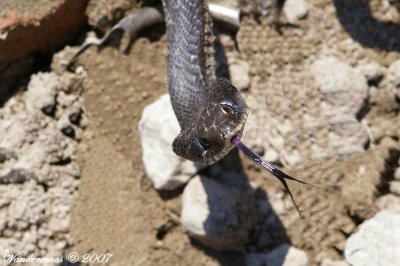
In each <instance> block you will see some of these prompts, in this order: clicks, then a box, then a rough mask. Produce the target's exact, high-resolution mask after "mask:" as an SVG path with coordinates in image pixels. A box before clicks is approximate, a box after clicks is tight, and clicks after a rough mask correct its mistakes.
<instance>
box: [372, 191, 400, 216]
mask: <svg viewBox="0 0 400 266" xmlns="http://www.w3.org/2000/svg"><path fill="white" fill-rule="evenodd" d="M375 204H376V206H377V207H378V209H379V210H383V209H390V210H393V211H396V212H398V213H400V197H396V196H395V195H393V194H386V195H384V196H382V197H379V198H378V200H377V201H376V203H375Z"/></svg>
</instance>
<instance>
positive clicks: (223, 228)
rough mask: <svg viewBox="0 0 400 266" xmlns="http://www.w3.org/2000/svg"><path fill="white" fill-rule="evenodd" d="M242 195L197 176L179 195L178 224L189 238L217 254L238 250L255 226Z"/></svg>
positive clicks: (235, 190)
mask: <svg viewBox="0 0 400 266" xmlns="http://www.w3.org/2000/svg"><path fill="white" fill-rule="evenodd" d="M254 215H255V213H254V209H253V206H252V204H251V201H250V200H249V198H248V196H246V194H245V193H244V192H243V191H240V190H239V189H236V188H234V187H227V186H224V185H222V184H220V183H218V182H216V181H215V180H213V179H210V178H206V177H201V176H197V177H195V178H193V179H192V180H190V182H189V183H188V184H187V186H186V187H185V190H184V191H183V206H182V213H181V223H182V225H183V227H184V228H185V229H186V230H187V231H188V233H189V235H190V236H192V237H193V238H195V239H197V240H199V241H200V242H201V243H203V244H204V245H206V246H209V247H212V248H215V249H218V250H240V249H242V248H243V247H244V245H245V244H246V243H247V241H248V237H249V234H250V231H251V229H252V228H253V225H254V222H255V218H254V217H255V216H254Z"/></svg>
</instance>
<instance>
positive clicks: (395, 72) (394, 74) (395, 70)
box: [388, 59, 400, 90]
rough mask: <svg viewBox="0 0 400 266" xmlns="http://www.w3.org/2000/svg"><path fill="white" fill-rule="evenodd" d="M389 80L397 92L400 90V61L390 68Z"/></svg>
mask: <svg viewBox="0 0 400 266" xmlns="http://www.w3.org/2000/svg"><path fill="white" fill-rule="evenodd" d="M388 72H389V73H388V80H389V82H390V83H391V85H393V86H394V87H395V88H396V89H397V90H399V89H400V59H399V60H397V61H395V62H394V63H393V64H391V65H390V66H389V71H388Z"/></svg>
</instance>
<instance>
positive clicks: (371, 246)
mask: <svg viewBox="0 0 400 266" xmlns="http://www.w3.org/2000/svg"><path fill="white" fill-rule="evenodd" d="M399 221H400V213H396V212H394V211H392V210H383V211H380V212H379V213H378V214H376V215H375V216H374V217H372V218H371V219H368V220H366V221H364V222H363V223H362V224H361V225H360V226H359V227H358V229H357V231H356V232H355V233H353V234H352V235H351V236H350V237H349V239H348V240H347V242H346V247H345V252H344V253H345V257H346V260H347V262H348V263H350V264H351V265H353V266H376V265H385V266H386V265H387V266H395V265H399V264H398V263H399V261H400V222H399Z"/></svg>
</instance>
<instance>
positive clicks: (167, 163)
mask: <svg viewBox="0 0 400 266" xmlns="http://www.w3.org/2000/svg"><path fill="white" fill-rule="evenodd" d="M179 132H180V127H179V124H178V121H177V119H176V117H175V114H174V111H173V109H172V106H171V102H170V98H169V95H167V94H165V95H163V96H161V97H160V98H159V99H158V100H157V101H155V102H154V103H152V104H150V105H148V106H146V108H145V109H144V110H143V114H142V118H141V120H140V121H139V134H140V141H141V145H142V151H143V163H144V168H145V171H146V174H147V176H148V177H149V178H150V180H151V182H152V183H153V185H154V187H155V188H156V189H160V190H173V189H176V188H177V187H179V186H182V185H183V184H185V183H186V182H187V181H188V180H189V179H190V177H192V176H193V175H194V174H195V173H196V172H197V170H196V168H195V166H194V164H193V163H192V162H190V161H188V160H185V159H182V158H180V157H179V156H177V155H176V154H175V153H174V152H173V151H172V142H173V140H174V139H175V137H176V136H177V135H178V134H179Z"/></svg>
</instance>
